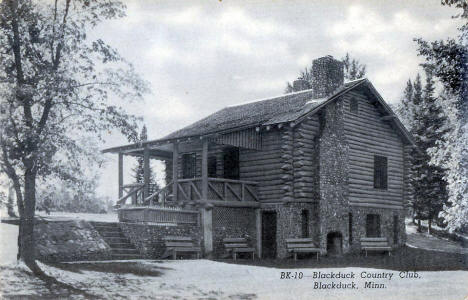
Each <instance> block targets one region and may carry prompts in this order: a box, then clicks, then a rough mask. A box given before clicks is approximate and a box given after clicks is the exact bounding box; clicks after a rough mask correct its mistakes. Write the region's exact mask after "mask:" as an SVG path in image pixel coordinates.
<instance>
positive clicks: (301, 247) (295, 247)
mask: <svg viewBox="0 0 468 300" xmlns="http://www.w3.org/2000/svg"><path fill="white" fill-rule="evenodd" d="M286 247H287V249H288V252H291V253H292V254H293V256H294V260H297V254H298V253H316V254H317V260H318V259H319V254H320V253H321V250H320V248H317V246H316V245H315V243H314V241H313V240H312V239H311V238H302V239H286Z"/></svg>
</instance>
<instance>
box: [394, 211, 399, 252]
mask: <svg viewBox="0 0 468 300" xmlns="http://www.w3.org/2000/svg"><path fill="white" fill-rule="evenodd" d="M399 233H400V228H399V227H398V216H393V244H394V245H397V244H398V234H399Z"/></svg>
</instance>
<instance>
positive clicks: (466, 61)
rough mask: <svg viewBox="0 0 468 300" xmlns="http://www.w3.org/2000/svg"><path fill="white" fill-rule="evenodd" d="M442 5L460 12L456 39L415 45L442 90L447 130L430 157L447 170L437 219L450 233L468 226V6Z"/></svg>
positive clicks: (447, 0) (453, 0)
mask: <svg viewBox="0 0 468 300" xmlns="http://www.w3.org/2000/svg"><path fill="white" fill-rule="evenodd" d="M441 3H442V4H443V5H448V6H453V7H456V8H459V9H461V11H462V12H461V13H460V14H458V15H455V16H454V17H455V18H461V19H463V20H465V22H464V24H463V25H462V26H461V27H460V28H459V32H460V34H459V37H458V39H447V40H446V41H433V42H427V41H424V40H422V39H416V42H417V43H418V46H419V49H418V53H419V55H420V56H423V57H424V59H425V60H426V62H425V64H424V66H425V67H429V68H431V69H432V70H433V74H434V76H435V77H436V78H437V79H438V80H439V82H440V83H441V84H442V85H443V87H444V90H443V92H442V94H441V97H440V98H441V99H443V110H444V114H445V115H446V116H447V120H448V129H447V131H446V133H445V134H444V135H443V136H442V137H443V138H442V139H441V140H440V141H439V142H438V144H437V147H434V148H432V149H430V151H429V153H430V154H431V157H432V159H431V163H432V164H433V165H444V166H445V167H446V168H447V172H446V175H445V177H444V179H445V180H446V182H447V188H448V195H449V197H448V203H447V204H446V205H445V206H444V210H443V211H442V212H441V214H440V215H441V216H442V217H443V218H444V219H445V221H446V222H447V224H448V228H449V229H450V230H458V229H460V228H463V227H464V226H466V225H467V223H468V221H467V220H468V125H467V124H468V71H467V68H466V66H467V65H468V22H467V21H468V2H467V1H466V0H442V1H441Z"/></svg>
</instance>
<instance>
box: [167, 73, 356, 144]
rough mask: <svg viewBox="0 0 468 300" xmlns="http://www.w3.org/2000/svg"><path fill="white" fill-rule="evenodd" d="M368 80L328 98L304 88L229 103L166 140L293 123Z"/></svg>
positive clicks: (340, 90) (350, 85)
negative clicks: (243, 102) (243, 101)
mask: <svg viewBox="0 0 468 300" xmlns="http://www.w3.org/2000/svg"><path fill="white" fill-rule="evenodd" d="M364 80H365V79H361V80H357V81H352V82H349V83H346V84H344V85H343V87H341V88H340V89H338V90H337V91H335V93H334V94H333V95H332V96H330V97H326V98H319V99H314V98H313V91H312V90H304V91H300V92H295V93H290V94H285V95H281V96H278V97H273V98H268V99H262V100H257V101H252V102H249V103H246V104H240V105H233V106H228V107H225V108H223V109H221V110H219V111H217V112H215V113H213V114H211V115H209V116H208V117H206V118H203V119H201V120H200V121H197V122H195V123H193V124H191V125H189V126H187V127H184V128H182V129H180V130H177V131H175V132H173V133H171V134H169V135H167V136H165V137H164V138H162V139H163V140H164V139H178V138H184V137H189V136H200V135H208V134H214V133H220V132H223V131H228V130H232V129H236V128H248V127H255V126H266V125H273V124H278V123H286V122H291V121H294V120H296V119H298V118H299V117H301V116H302V115H304V114H307V113H308V112H310V111H311V110H313V109H314V108H316V107H318V106H320V105H321V104H323V103H325V102H326V101H327V100H328V99H331V98H333V96H334V95H337V94H341V93H342V92H343V91H346V90H349V89H351V88H353V87H355V86H356V85H358V84H359V83H360V82H363V81H364Z"/></svg>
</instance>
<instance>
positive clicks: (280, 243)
mask: <svg viewBox="0 0 468 300" xmlns="http://www.w3.org/2000/svg"><path fill="white" fill-rule="evenodd" d="M303 210H307V211H308V212H309V225H308V231H309V236H308V237H309V238H313V239H314V241H315V243H316V244H317V245H319V234H320V219H319V206H318V203H311V202H304V203H293V202H289V203H284V204H283V203H281V204H272V205H268V206H265V207H264V208H263V209H262V211H275V212H276V217H277V220H276V256H277V257H278V258H286V257H288V256H290V254H289V253H288V251H287V248H286V239H291V238H303V236H302V211H303Z"/></svg>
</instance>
